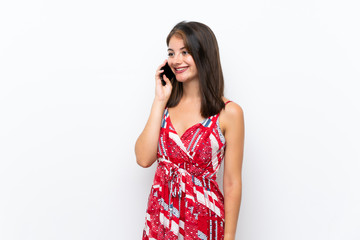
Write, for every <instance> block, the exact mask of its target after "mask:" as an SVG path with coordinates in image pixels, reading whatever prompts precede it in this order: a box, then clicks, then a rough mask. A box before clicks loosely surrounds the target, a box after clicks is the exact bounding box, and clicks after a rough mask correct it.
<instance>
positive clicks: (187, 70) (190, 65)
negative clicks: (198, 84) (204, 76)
mask: <svg viewBox="0 0 360 240" xmlns="http://www.w3.org/2000/svg"><path fill="white" fill-rule="evenodd" d="M168 64H169V66H170V68H171V70H172V71H173V72H174V73H175V76H176V80H178V81H179V82H189V81H194V80H195V81H196V80H198V71H197V68H196V65H195V62H194V59H193V57H192V56H191V55H190V53H189V52H188V49H186V47H185V45H184V41H183V40H182V39H181V38H179V37H177V36H173V37H171V38H170V41H169V48H168Z"/></svg>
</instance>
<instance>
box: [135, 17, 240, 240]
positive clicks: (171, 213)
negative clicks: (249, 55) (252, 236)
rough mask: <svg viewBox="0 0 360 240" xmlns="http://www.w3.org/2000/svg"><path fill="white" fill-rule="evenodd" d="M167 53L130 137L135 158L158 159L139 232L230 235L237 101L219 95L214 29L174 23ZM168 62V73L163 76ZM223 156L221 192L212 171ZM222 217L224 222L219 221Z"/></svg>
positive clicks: (236, 187)
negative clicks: (139, 128)
mask: <svg viewBox="0 0 360 240" xmlns="http://www.w3.org/2000/svg"><path fill="white" fill-rule="evenodd" d="M166 42H167V45H168V59H167V60H165V61H164V62H163V63H162V64H161V65H160V66H159V67H158V69H157V70H156V74H155V82H156V83H155V85H156V87H155V98H154V101H153V104H152V108H151V113H150V117H149V119H148V122H147V123H146V126H145V128H144V130H143V132H142V133H141V135H140V136H139V138H138V139H137V141H136V144H135V153H136V160H137V163H138V164H139V165H140V166H142V167H150V166H151V165H152V164H153V163H154V162H155V161H157V162H158V166H157V169H156V173H155V178H154V182H153V185H152V188H151V192H150V196H149V199H148V207H147V213H146V223H145V228H144V231H143V239H166V240H168V239H225V240H234V239H235V231H236V225H237V220H238V214H239V209H240V201H241V168H242V158H243V146H244V117H243V111H242V108H241V107H240V106H239V105H238V104H236V103H234V102H231V101H229V100H228V99H226V98H225V97H224V96H223V92H224V80H223V74H222V70H221V64H220V57H219V50H218V45H217V41H216V38H215V35H214V34H213V32H212V31H211V29H210V28H209V27H207V26H206V25H204V24H202V23H198V22H180V23H178V24H177V25H176V26H175V27H174V28H173V29H172V30H171V32H170V33H169V35H168V37H167V40H166ZM166 63H168V65H169V66H170V68H171V70H172V72H173V73H174V74H175V77H174V78H173V79H168V78H167V77H166V76H165V75H164V76H163V79H164V81H165V83H166V84H165V85H163V84H162V82H161V81H162V80H161V73H162V72H163V70H162V69H161V68H162V67H164V66H165V64H166ZM222 161H224V180H223V183H224V187H223V188H224V195H223V194H222V193H221V191H220V190H219V187H218V184H217V182H216V175H217V173H218V170H219V168H220V165H221V163H222ZM225 223H226V224H225Z"/></svg>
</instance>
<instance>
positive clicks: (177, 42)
mask: <svg viewBox="0 0 360 240" xmlns="http://www.w3.org/2000/svg"><path fill="white" fill-rule="evenodd" d="M184 47H185V43H184V40H183V39H182V38H181V37H179V36H176V35H174V36H172V37H171V38H170V41H169V50H179V49H181V48H184Z"/></svg>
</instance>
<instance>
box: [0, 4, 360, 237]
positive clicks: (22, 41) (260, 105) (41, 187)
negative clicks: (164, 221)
mask: <svg viewBox="0 0 360 240" xmlns="http://www.w3.org/2000/svg"><path fill="white" fill-rule="evenodd" d="M359 6H360V4H359V3H358V1H356V0H352V1H351V0H344V1H325V0H304V1H282V0H272V1H260V0H252V1H240V2H238V3H236V4H235V1H234V2H220V1H209V0H207V1H187V0H185V1H177V2H172V1H156V2H153V1H145V0H144V1H134V2H129V1H123V2H121V1H81V0H71V1H70V0H65V1H56V2H55V1H45V0H43V1H41V0H34V1H2V2H1V3H0V115H1V117H0V239H4V240H19V239H21V240H30V239H31V240H35V239H36V240H45V239H46V240H48V239H52V240H60V239H61V240H65V239H66V240H72V239H74V240H78V239H84V240H95V239H96V240H98V239H99V240H100V239H106V240H112V239H114V240H115V239H130V240H132V239H134V240H135V239H141V235H142V228H143V226H144V222H145V210H146V203H147V198H148V194H149V192H150V186H151V182H152V179H153V175H154V170H155V167H156V166H155V165H154V166H152V167H151V168H149V169H142V168H140V167H139V166H137V165H136V162H135V154H134V143H135V141H136V138H137V137H138V135H139V134H140V132H141V131H142V129H143V127H144V125H145V122H146V120H147V117H148V115H149V112H150V106H151V103H152V99H153V97H154V79H153V76H154V74H155V69H156V67H157V66H158V65H159V64H160V63H161V62H162V61H163V60H164V58H165V57H166V44H165V38H166V36H167V34H168V32H169V31H170V30H171V28H172V27H173V26H174V25H175V24H176V23H177V22H179V21H181V20H195V21H200V22H204V23H205V24H207V25H208V26H210V27H211V28H212V29H213V31H214V32H215V34H216V36H217V38H218V42H219V45H220V51H221V59H222V64H223V70H224V75H225V81H226V82H225V83H226V97H228V98H229V99H231V100H233V101H235V102H237V103H238V104H239V105H240V106H242V108H243V110H244V113H245V127H246V130H245V131H246V132H245V134H246V139H245V155H244V164H243V199H242V205H241V211H240V218H239V224H238V231H237V239H241V240H275V239H276V240H289V239H290V240H298V239H299V240H300V239H301V240H312V239H314V240H318V239H326V240H335V239H346V240H355V239H360V217H359V216H360V192H359V183H360V175H359V172H360V163H359V160H360V151H359V143H360V141H359V138H360V137H359V136H360V127H359V122H360V108H359V102H360V101H359V100H360V97H359V90H360V89H359V80H360V70H359V66H360V58H359V56H360V45H359V42H360V32H359V22H360V17H359Z"/></svg>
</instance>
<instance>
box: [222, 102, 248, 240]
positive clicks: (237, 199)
mask: <svg viewBox="0 0 360 240" xmlns="http://www.w3.org/2000/svg"><path fill="white" fill-rule="evenodd" d="M227 107H228V108H226V110H225V111H224V112H225V114H224V131H225V139H226V149H225V160H224V181H223V182H224V201H225V238H224V239H225V240H234V239H235V233H236V227H237V221H238V216H239V210H240V203H241V189H242V183H241V169H242V161H243V151H244V114H243V110H242V108H241V107H240V106H239V105H237V104H235V103H229V104H228V106H227Z"/></svg>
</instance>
